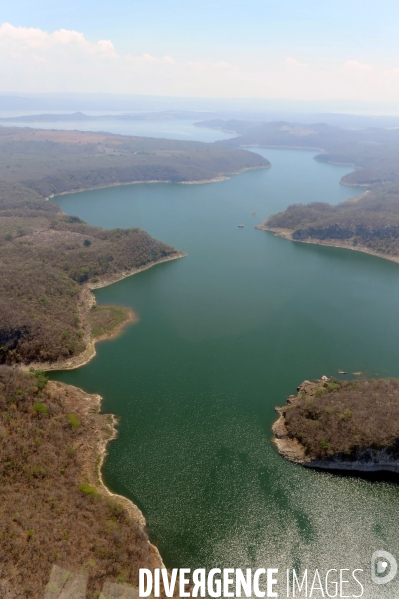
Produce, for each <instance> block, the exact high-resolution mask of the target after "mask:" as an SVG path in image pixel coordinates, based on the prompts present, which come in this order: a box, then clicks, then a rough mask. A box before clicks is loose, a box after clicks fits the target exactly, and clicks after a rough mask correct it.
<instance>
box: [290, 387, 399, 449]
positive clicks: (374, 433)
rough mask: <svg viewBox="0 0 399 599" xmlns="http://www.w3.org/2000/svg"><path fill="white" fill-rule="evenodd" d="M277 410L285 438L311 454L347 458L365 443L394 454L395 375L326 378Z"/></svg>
mask: <svg viewBox="0 0 399 599" xmlns="http://www.w3.org/2000/svg"><path fill="white" fill-rule="evenodd" d="M282 413H283V415H284V418H285V426H286V428H287V431H288V436H289V437H291V438H295V439H297V440H298V441H299V442H300V443H301V444H302V445H303V446H304V447H305V449H306V453H307V455H308V456H309V457H311V458H328V457H330V456H332V455H335V454H342V455H343V456H344V457H345V459H351V458H355V457H356V454H357V453H358V452H360V451H362V450H364V449H366V448H370V447H371V448H375V449H381V448H383V447H386V448H388V449H387V451H388V453H389V454H390V455H392V456H393V457H399V379H376V380H360V381H344V382H343V381H334V380H333V381H329V382H326V383H324V384H320V385H319V387H318V389H317V387H316V389H315V391H314V392H312V394H311V395H309V394H306V393H305V392H303V393H302V394H301V393H300V394H299V396H298V398H297V399H296V400H294V401H293V402H292V403H291V404H290V405H287V406H285V407H284V409H283V410H282Z"/></svg>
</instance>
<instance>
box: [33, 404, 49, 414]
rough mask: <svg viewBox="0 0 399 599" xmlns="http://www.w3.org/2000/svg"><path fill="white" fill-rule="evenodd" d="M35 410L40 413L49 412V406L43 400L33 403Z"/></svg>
mask: <svg viewBox="0 0 399 599" xmlns="http://www.w3.org/2000/svg"><path fill="white" fill-rule="evenodd" d="M33 410H34V411H35V412H37V413H38V414H48V407H47V406H46V405H45V404H44V403H41V402H36V403H34V404H33Z"/></svg>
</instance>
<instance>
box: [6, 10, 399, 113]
mask: <svg viewBox="0 0 399 599" xmlns="http://www.w3.org/2000/svg"><path fill="white" fill-rule="evenodd" d="M398 31H399V0H379V1H378V2H377V1H376V0H373V1H371V0H345V1H343V0H273V1H269V0H245V1H244V0H196V1H193V0H113V1H112V2H110V0H106V1H105V0H83V1H82V0H79V1H78V0H67V1H65V0H35V1H34V2H32V0H14V1H11V0H0V75H1V77H0V91H2V92H5V91H7V92H15V91H17V92H62V91H65V92H74V91H82V92H100V91H101V92H106V91H108V92H115V93H130V94H156V95H158V94H159V95H172V96H173V95H176V96H218V97H227V96H229V97H261V98H298V99H316V100H325V99H329V100H330V99H349V100H364V101H387V102H393V101H398V100H399V35H398Z"/></svg>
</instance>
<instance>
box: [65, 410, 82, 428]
mask: <svg viewBox="0 0 399 599" xmlns="http://www.w3.org/2000/svg"><path fill="white" fill-rule="evenodd" d="M67 420H68V424H70V425H71V428H72V430H76V429H77V428H79V426H80V418H79V416H77V415H76V414H67Z"/></svg>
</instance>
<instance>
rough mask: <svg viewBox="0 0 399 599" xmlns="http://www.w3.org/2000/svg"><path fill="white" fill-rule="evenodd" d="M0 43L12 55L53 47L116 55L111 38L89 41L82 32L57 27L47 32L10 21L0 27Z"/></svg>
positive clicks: (115, 56) (91, 53)
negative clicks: (15, 24)
mask: <svg viewBox="0 0 399 599" xmlns="http://www.w3.org/2000/svg"><path fill="white" fill-rule="evenodd" d="M0 45H1V46H6V48H7V49H8V51H10V50H11V51H12V52H13V54H14V56H15V55H18V54H19V55H21V54H22V55H23V54H26V53H27V52H29V51H31V50H34V51H36V52H46V51H52V50H54V49H64V50H66V51H68V50H74V51H76V50H78V51H80V52H84V53H86V54H89V55H100V56H106V57H112V58H117V56H118V55H117V53H116V50H115V47H114V45H113V43H112V42H111V40H99V41H98V42H95V43H91V42H89V41H88V40H87V39H86V38H85V37H84V35H83V33H79V32H78V31H74V30H70V29H58V30H57V31H54V32H53V33H48V32H47V31H43V30H42V29H39V28H34V27H14V26H13V25H11V24H10V23H3V24H2V25H1V27H0Z"/></svg>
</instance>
